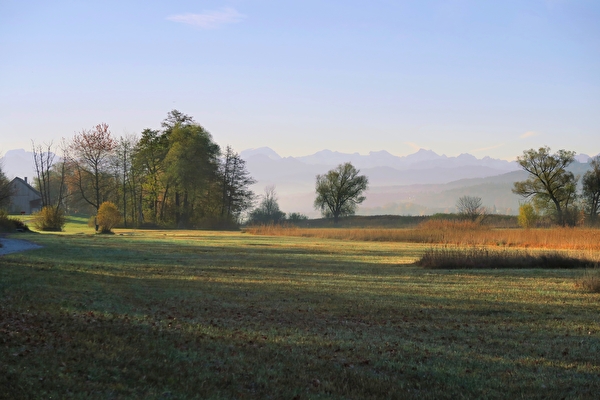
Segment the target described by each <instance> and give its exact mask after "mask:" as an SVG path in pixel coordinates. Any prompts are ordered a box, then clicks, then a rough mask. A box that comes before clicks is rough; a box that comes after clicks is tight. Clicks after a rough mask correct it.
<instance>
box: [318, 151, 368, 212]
mask: <svg viewBox="0 0 600 400" xmlns="http://www.w3.org/2000/svg"><path fill="white" fill-rule="evenodd" d="M359 172H360V170H357V169H356V168H354V166H353V165H352V164H351V163H345V164H340V165H338V166H337V168H335V169H332V170H331V171H329V172H327V173H326V174H325V175H317V183H316V192H317V198H316V199H315V203H314V206H315V208H316V209H318V210H320V211H321V213H322V214H323V215H324V216H325V217H333V221H334V222H335V223H337V222H338V220H339V218H340V217H342V216H346V215H353V214H354V213H355V212H356V207H357V206H358V205H359V204H360V203H362V202H363V201H364V200H365V199H366V197H365V196H363V195H362V193H363V192H364V191H365V190H367V187H368V185H369V180H368V178H367V177H366V176H364V175H358V173H359Z"/></svg>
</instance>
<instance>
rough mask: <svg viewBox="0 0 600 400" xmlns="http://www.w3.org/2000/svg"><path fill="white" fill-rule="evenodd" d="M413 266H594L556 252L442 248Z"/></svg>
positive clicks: (546, 267)
mask: <svg viewBox="0 0 600 400" xmlns="http://www.w3.org/2000/svg"><path fill="white" fill-rule="evenodd" d="M416 265H418V266H420V267H423V268H428V269H498V268H502V269H507V268H508V269H525V268H527V269H530V268H537V269H574V268H594V267H597V262H595V261H593V260H591V259H587V258H585V257H581V255H579V257H574V256H572V255H570V254H568V253H565V252H556V251H555V252H531V251H528V250H513V249H507V248H503V249H490V248H485V247H446V246H444V247H432V248H430V249H429V250H427V251H426V252H425V253H424V254H423V256H421V258H420V259H419V261H417V263H416Z"/></svg>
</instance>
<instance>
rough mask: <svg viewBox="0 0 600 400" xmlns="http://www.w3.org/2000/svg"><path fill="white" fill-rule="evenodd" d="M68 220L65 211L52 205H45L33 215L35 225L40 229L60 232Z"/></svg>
mask: <svg viewBox="0 0 600 400" xmlns="http://www.w3.org/2000/svg"><path fill="white" fill-rule="evenodd" d="M66 222H67V220H66V218H65V213H64V212H63V211H62V210H61V209H56V208H54V207H51V206H46V207H43V208H42V209H41V210H40V211H39V212H37V213H36V214H34V216H33V226H35V229H37V230H40V231H52V232H60V231H62V230H63V228H64V227H65V224H66Z"/></svg>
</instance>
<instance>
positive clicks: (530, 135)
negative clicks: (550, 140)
mask: <svg viewBox="0 0 600 400" xmlns="http://www.w3.org/2000/svg"><path fill="white" fill-rule="evenodd" d="M539 134H540V133H539V132H534V131H527V132H525V133H524V134H522V135H521V136H519V137H520V138H521V139H525V138H528V137H532V136H538V135H539Z"/></svg>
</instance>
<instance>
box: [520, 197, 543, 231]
mask: <svg viewBox="0 0 600 400" xmlns="http://www.w3.org/2000/svg"><path fill="white" fill-rule="evenodd" d="M538 218H539V217H538V215H537V213H536V212H535V209H534V208H533V205H531V204H529V203H525V204H521V205H520V206H519V217H518V221H519V226H521V227H522V228H525V229H529V228H531V227H532V226H534V225H535V223H536V222H537V220H538Z"/></svg>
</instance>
